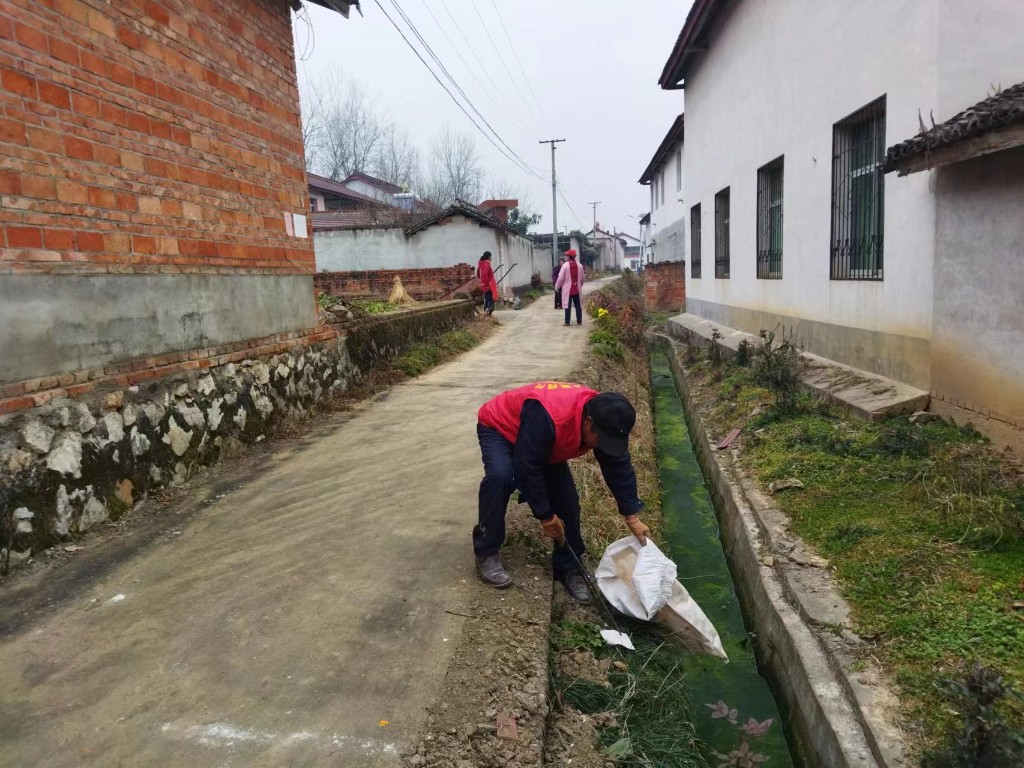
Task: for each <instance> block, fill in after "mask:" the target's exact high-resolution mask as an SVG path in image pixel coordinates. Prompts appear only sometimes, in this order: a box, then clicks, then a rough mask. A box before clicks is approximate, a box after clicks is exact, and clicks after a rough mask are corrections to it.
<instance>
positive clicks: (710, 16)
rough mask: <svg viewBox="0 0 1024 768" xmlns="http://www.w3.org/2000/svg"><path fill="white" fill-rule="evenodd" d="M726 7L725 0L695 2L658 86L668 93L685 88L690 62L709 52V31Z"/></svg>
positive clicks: (696, 0)
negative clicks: (698, 55)
mask: <svg viewBox="0 0 1024 768" xmlns="http://www.w3.org/2000/svg"><path fill="white" fill-rule="evenodd" d="M725 5H726V2H724V0H695V2H694V4H693V5H692V6H691V7H690V12H689V13H688V14H687V15H686V21H685V22H684V23H683V29H682V31H681V32H680V33H679V37H678V38H677V39H676V44H675V47H673V48H672V53H671V54H669V57H668V61H666V62H665V66H664V68H663V69H662V70H661V77H660V78H658V85H660V86H661V87H662V88H664V89H665V90H666V91H675V90H679V89H681V88H683V85H682V84H681V81H682V79H683V78H684V77H685V76H686V70H687V68H688V66H689V64H690V62H691V61H692V60H693V57H694V55H695V54H698V53H703V52H704V51H706V50H707V34H706V33H707V30H708V28H709V27H710V26H711V24H712V22H714V20H715V18H716V17H717V16H718V14H719V12H720V11H721V10H722V8H723V7H724V6H725Z"/></svg>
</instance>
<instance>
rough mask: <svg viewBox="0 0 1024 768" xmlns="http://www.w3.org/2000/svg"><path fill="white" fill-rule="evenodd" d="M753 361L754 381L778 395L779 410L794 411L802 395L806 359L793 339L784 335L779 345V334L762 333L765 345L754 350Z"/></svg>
mask: <svg viewBox="0 0 1024 768" xmlns="http://www.w3.org/2000/svg"><path fill="white" fill-rule="evenodd" d="M751 362H752V364H751V370H752V371H753V374H754V381H755V382H756V383H757V384H759V385H761V386H762V387H764V388H765V389H768V390H771V392H772V393H774V395H775V405H776V407H777V408H780V409H783V410H793V406H794V404H795V403H796V398H797V395H798V394H799V393H800V374H801V373H803V369H804V359H803V356H802V355H801V354H800V350H799V349H798V348H797V346H796V344H795V343H794V342H793V339H792V336H783V338H782V341H781V342H780V343H778V344H776V343H775V331H766V330H762V331H761V344H760V345H759V346H758V347H757V348H756V349H755V350H754V356H753V359H752V361H751Z"/></svg>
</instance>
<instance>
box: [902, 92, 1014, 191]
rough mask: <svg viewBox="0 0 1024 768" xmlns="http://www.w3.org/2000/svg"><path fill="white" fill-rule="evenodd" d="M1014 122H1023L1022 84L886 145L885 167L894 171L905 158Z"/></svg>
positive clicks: (971, 137) (1004, 126)
mask: <svg viewBox="0 0 1024 768" xmlns="http://www.w3.org/2000/svg"><path fill="white" fill-rule="evenodd" d="M1013 125H1024V83H1018V84H1017V85H1013V86H1010V87H1009V88H1004V89H1003V90H1001V91H1000V92H999V93H997V94H995V95H994V96H989V97H988V98H987V99H985V100H984V101H979V102H978V103H977V104H975V105H974V106H973V107H968V108H967V109H965V110H964V111H963V112H961V113H959V114H958V115H954V116H953V117H951V118H950V119H949V120H946V121H945V122H944V123H939V124H938V125H935V126H932V127H931V128H929V129H928V130H925V131H922V132H921V133H919V134H918V135H917V136H914V137H913V138H912V139H907V140H906V141H903V142H900V143H899V144H896V145H894V146H891V147H889V151H888V152H886V154H885V170H886V171H892V170H895V168H896V166H897V164H899V163H900V162H901V161H903V160H907V159H908V158H912V157H916V156H918V155H923V154H926V153H928V152H934V151H935V150H937V149H942V148H944V147H949V146H952V145H953V144H957V143H959V142H961V141H966V140H967V139H973V138H976V137H978V136H984V135H985V134H987V133H991V132H992V131H995V130H998V129H1000V128H1006V127H1009V126H1013Z"/></svg>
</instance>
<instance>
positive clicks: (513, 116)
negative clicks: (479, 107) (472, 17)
mask: <svg viewBox="0 0 1024 768" xmlns="http://www.w3.org/2000/svg"><path fill="white" fill-rule="evenodd" d="M420 2H422V3H423V7H424V8H425V9H426V11H427V13H429V14H430V18H432V19H433V20H434V24H435V25H436V26H437V28H438V29H439V30H441V34H442V35H444V39H445V40H447V41H448V45H450V46H451V48H452V50H453V51H455V55H456V56H458V57H459V61H461V62H462V64H463V66H464V67H465V68H466V70H467V71H468V72H469V74H470V77H472V78H473V80H474V81H475V82H476V84H477V85H478V86H479V87H480V90H481V91H483V92H484V93H486V94H487V97H488V98H489V99H490V100H491V103H493V104H494V105H495V106H496V107H498V109H499V110H502V107H501V105H500V104H498V100H497V99H496V98H495V97H494V92H495V91H496V90H497V91H498V93H499V95H501V96H502V100H503V101H504V94H503V93H502V92H501V91H500V89H498V88H497V87H496V86H495V87H494V88H488V87H487V86H486V85H484V82H483V81H482V80H481V79H480V77H479V76H478V75H477V73H476V69H474V68H473V67H472V66H471V65H470V63H469V62H468V61H466V57H465V56H463V55H462V51H461V50H460V49H459V46H457V45H456V44H455V41H454V40H452V38H451V36H450V35H449V34H448V32H447V30H446V29H445V28H444V25H442V24H441V20H440V19H438V18H437V16H435V15H434V10H433V9H432V8H431V7H430V0H420ZM449 15H450V14H449ZM460 33H461V30H460ZM463 39H465V38H463ZM474 55H476V52H475V51H474ZM477 61H478V62H479V57H477ZM481 69H485V68H484V67H483V66H482V65H481ZM484 74H487V73H486V69H485V72H484ZM491 83H492V85H493V83H494V81H493V80H492V81H491ZM505 107H506V108H507V107H508V102H507V101H505ZM504 114H505V115H506V116H507V117H508V118H509V120H511V121H512V122H513V123H514V124H515V128H516V129H517V130H520V131H522V132H523V133H524V134H525V135H530V134H531V133H532V131H531V130H530V128H529V127H528V126H526V125H525V123H522V122H520V121H519V117H518V114H517V113H516V111H515V110H514V109H505V110H504Z"/></svg>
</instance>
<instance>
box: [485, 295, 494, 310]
mask: <svg viewBox="0 0 1024 768" xmlns="http://www.w3.org/2000/svg"><path fill="white" fill-rule="evenodd" d="M492 311H494V294H493V293H491V292H490V291H484V312H492Z"/></svg>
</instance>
